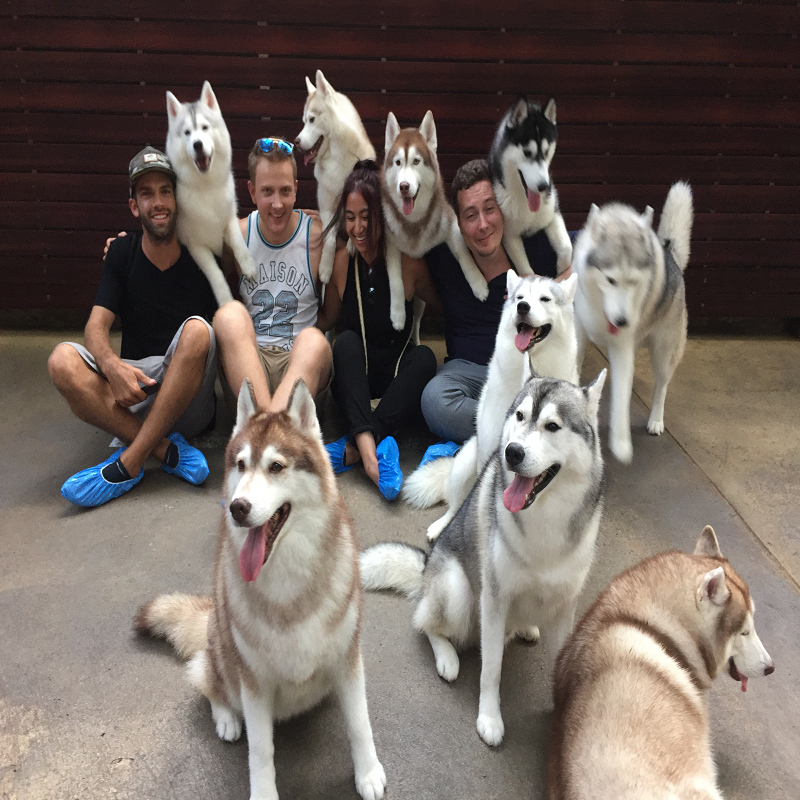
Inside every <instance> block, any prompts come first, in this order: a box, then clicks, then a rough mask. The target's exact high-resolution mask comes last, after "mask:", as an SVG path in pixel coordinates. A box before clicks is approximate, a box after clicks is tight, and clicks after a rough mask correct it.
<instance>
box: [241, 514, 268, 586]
mask: <svg viewBox="0 0 800 800" xmlns="http://www.w3.org/2000/svg"><path fill="white" fill-rule="evenodd" d="M267 524H269V523H267ZM266 555H267V525H262V526H261V527H260V528H250V530H249V531H247V539H246V540H245V543H244V547H242V552H241V553H239V569H240V570H241V571H242V577H243V578H244V579H245V580H246V581H248V582H250V581H254V580H255V579H256V578H257V577H258V573H259V572H261V567H263V566H264V559H265V558H266Z"/></svg>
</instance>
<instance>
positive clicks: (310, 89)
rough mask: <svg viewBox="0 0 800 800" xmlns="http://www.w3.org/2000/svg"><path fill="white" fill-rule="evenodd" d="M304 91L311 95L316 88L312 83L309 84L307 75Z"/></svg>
mask: <svg viewBox="0 0 800 800" xmlns="http://www.w3.org/2000/svg"><path fill="white" fill-rule="evenodd" d="M306 89H308V93H309V94H311V92H314V91H316V89H317V87H316V86H314V84H313V83H311V79H310V78H309V77H308V75H306Z"/></svg>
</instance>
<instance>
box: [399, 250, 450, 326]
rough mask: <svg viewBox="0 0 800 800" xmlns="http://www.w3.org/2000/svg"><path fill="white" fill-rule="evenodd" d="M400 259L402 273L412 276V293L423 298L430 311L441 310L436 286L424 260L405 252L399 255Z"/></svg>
mask: <svg viewBox="0 0 800 800" xmlns="http://www.w3.org/2000/svg"><path fill="white" fill-rule="evenodd" d="M401 261H402V264H403V274H404V275H409V276H410V277H411V278H412V281H413V283H412V285H413V288H414V292H413V293H414V295H415V296H416V297H419V299H420V300H424V301H425V305H427V306H429V307H430V309H431V310H432V311H437V312H441V310H442V305H441V303H440V302H439V297H438V295H437V294H436V287H435V286H434V285H433V281H432V280H431V273H430V272H429V271H428V265H427V264H426V263H425V261H424V260H423V259H421V258H410V257H409V256H407V255H405V253H403V254H402V255H401Z"/></svg>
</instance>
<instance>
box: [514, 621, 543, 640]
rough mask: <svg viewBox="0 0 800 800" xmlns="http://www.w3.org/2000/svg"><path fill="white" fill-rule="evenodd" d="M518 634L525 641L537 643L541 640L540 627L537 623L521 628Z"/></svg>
mask: <svg viewBox="0 0 800 800" xmlns="http://www.w3.org/2000/svg"><path fill="white" fill-rule="evenodd" d="M517 636H518V637H519V638H520V639H522V640H523V641H525V642H530V643H531V644H536V642H538V641H539V629H538V628H537V627H536V626H535V625H529V626H528V627H527V628H520V629H519V630H518V631H517Z"/></svg>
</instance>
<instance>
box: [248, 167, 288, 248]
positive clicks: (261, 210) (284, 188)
mask: <svg viewBox="0 0 800 800" xmlns="http://www.w3.org/2000/svg"><path fill="white" fill-rule="evenodd" d="M247 188H248V190H249V191H250V198H251V199H252V201H253V203H254V204H255V206H256V208H257V209H258V222H259V225H260V227H261V232H262V233H263V234H264V237H265V238H266V239H267V241H268V242H270V243H271V244H282V243H283V242H285V241H286V240H287V239H288V238H289V235H290V234H291V225H292V212H293V211H294V203H295V200H296V199H297V181H296V180H295V178H294V173H293V169H292V163H291V162H290V161H289V160H288V159H284V160H282V161H277V162H276V161H270V160H268V159H266V158H262V159H261V160H260V161H259V162H258V164H257V165H256V168H255V180H254V181H252V180H251V181H248V182H247Z"/></svg>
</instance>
